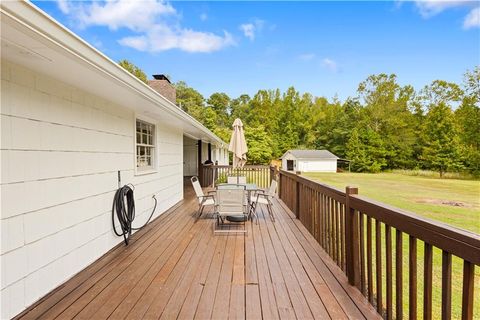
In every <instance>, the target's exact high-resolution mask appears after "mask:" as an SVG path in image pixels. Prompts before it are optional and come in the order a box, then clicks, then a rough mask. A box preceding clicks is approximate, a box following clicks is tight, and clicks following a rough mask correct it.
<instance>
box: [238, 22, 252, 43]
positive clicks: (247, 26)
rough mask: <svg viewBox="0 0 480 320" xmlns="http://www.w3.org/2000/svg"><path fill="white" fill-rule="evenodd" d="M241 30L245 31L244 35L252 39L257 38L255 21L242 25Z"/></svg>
mask: <svg viewBox="0 0 480 320" xmlns="http://www.w3.org/2000/svg"><path fill="white" fill-rule="evenodd" d="M240 30H242V31H243V35H244V36H245V37H247V38H249V39H250V40H252V41H253V40H255V26H254V25H253V23H246V24H242V25H240Z"/></svg>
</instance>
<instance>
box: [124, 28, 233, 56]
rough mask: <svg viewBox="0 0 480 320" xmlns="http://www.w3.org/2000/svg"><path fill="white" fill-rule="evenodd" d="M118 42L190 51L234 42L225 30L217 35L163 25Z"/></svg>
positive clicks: (215, 48) (141, 47) (144, 48)
mask: <svg viewBox="0 0 480 320" xmlns="http://www.w3.org/2000/svg"><path fill="white" fill-rule="evenodd" d="M119 43H120V44H121V45H124V46H127V47H131V48H134V49H137V50H139V51H149V52H161V51H166V50H171V49H180V50H182V51H186V52H192V53H193V52H205V53H206V52H213V51H218V50H220V49H223V48H225V47H227V46H231V45H234V44H235V42H234V40H233V38H232V36H231V35H230V34H229V33H228V32H226V31H224V34H223V36H219V35H216V34H213V33H210V32H198V31H194V30H190V29H179V30H172V29H170V28H168V27H165V26H157V27H156V28H154V29H152V30H151V31H149V32H147V34H146V35H142V36H132V37H125V38H123V39H120V40H119Z"/></svg>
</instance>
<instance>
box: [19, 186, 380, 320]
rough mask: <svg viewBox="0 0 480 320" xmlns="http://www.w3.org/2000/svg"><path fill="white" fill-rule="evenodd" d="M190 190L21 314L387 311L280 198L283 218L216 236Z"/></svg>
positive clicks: (369, 314) (308, 315) (309, 315)
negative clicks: (367, 296)
mask: <svg viewBox="0 0 480 320" xmlns="http://www.w3.org/2000/svg"><path fill="white" fill-rule="evenodd" d="M186 198H187V199H186V200H184V201H183V202H181V203H180V204H178V205H177V206H176V207H174V208H172V209H171V210H169V211H168V212H167V213H165V214H163V215H162V216H161V217H159V218H158V219H156V220H155V221H154V222H152V223H151V224H150V225H149V226H148V227H147V228H145V229H143V230H141V231H140V232H138V233H137V234H135V235H134V236H133V239H132V241H131V243H130V245H129V246H128V247H124V246H123V245H119V246H117V247H116V248H114V249H112V250H111V251H110V252H108V253H107V254H106V255H104V256H103V257H102V258H101V259H99V260H98V261H96V262H95V263H94V264H92V265H90V266H89V267H88V268H86V269H85V270H83V271H82V272H80V273H79V274H77V275H76V276H75V277H74V278H72V279H71V280H69V281H68V282H66V283H65V284H63V285H62V286H60V287H59V288H57V289H56V290H54V291H53V292H51V293H50V294H48V295H47V296H45V297H44V298H43V299H41V300H40V301H39V302H38V303H36V304H35V305H34V306H32V307H30V308H29V309H28V310H25V311H24V312H23V313H22V314H20V315H19V316H18V318H21V319H53V318H60V319H71V318H77V319H91V318H94V319H104V318H111V319H123V318H127V319H143V318H145V319H154V318H155V319H158V318H162V319H192V318H195V319H227V318H235V319H237V318H239V319H242V318H247V319H260V318H264V319H277V318H280V319H294V318H297V319H313V318H319V319H330V318H332V319H346V318H350V319H376V318H380V317H379V315H378V314H377V313H376V312H375V310H374V309H373V307H372V306H371V305H370V304H369V303H368V302H367V300H366V299H365V298H364V297H363V296H362V294H361V293H360V292H359V291H358V290H357V289H356V288H354V287H352V286H350V285H349V284H348V280H347V278H346V276H345V275H344V274H343V272H342V271H341V270H340V269H339V268H338V266H337V265H336V264H335V263H334V262H333V261H332V260H331V259H330V258H329V257H328V255H327V254H326V253H325V252H324V251H323V249H322V248H321V247H320V246H319V245H318V244H317V242H316V241H315V239H314V238H313V237H312V236H311V235H310V234H309V233H308V231H307V229H305V228H304V227H303V226H302V224H301V223H300V221H299V220H297V219H295V218H294V217H293V215H292V213H291V212H290V211H289V210H288V208H287V207H286V206H285V205H284V204H283V203H281V202H280V201H275V203H274V211H275V214H276V218H277V220H276V222H275V223H273V222H271V221H270V219H269V218H268V214H266V215H263V213H262V212H260V210H259V217H260V219H259V220H260V221H259V223H258V224H255V223H253V224H252V223H247V228H248V234H247V235H246V236H245V235H233V234H232V235H226V236H222V235H220V236H214V235H213V231H212V224H213V220H212V219H211V217H210V215H204V218H202V219H200V220H199V221H198V222H196V223H195V220H194V219H193V217H192V215H193V213H194V212H195V211H196V208H197V202H196V199H194V198H193V196H192V192H191V191H190V190H187V191H186ZM264 211H265V213H266V210H265V209H264Z"/></svg>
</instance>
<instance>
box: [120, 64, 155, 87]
mask: <svg viewBox="0 0 480 320" xmlns="http://www.w3.org/2000/svg"><path fill="white" fill-rule="evenodd" d="M118 64H119V65H120V66H121V67H122V68H123V69H125V70H127V71H128V72H130V73H131V74H133V75H134V76H135V77H137V78H138V79H140V80H142V81H143V82H145V83H148V80H147V75H146V74H145V72H143V70H142V69H140V68H139V67H137V66H136V65H134V64H133V63H131V62H130V61H128V60H126V59H123V60H120V61H118Z"/></svg>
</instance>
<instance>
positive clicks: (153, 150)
mask: <svg viewBox="0 0 480 320" xmlns="http://www.w3.org/2000/svg"><path fill="white" fill-rule="evenodd" d="M137 123H142V124H144V125H147V126H151V128H152V132H151V133H150V135H149V136H150V139H148V133H147V140H150V143H148V142H149V141H146V143H143V141H142V142H141V143H139V142H138V141H137V133H138V132H137ZM156 135H157V124H156V122H155V121H152V120H151V119H147V118H145V117H142V116H138V115H136V116H135V119H134V136H133V139H134V155H135V156H134V160H133V161H134V168H135V174H136V175H143V174H149V173H155V172H157V168H158V165H157V163H158V160H157V159H158V157H157V137H156ZM143 138H144V136H143V134H142V138H141V139H143ZM139 147H140V148H145V150H147V149H148V150H150V154H149V156H150V158H151V165H149V166H141V167H139V166H138V159H139V156H140V155H139V154H138V148H139ZM145 153H147V152H145Z"/></svg>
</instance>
